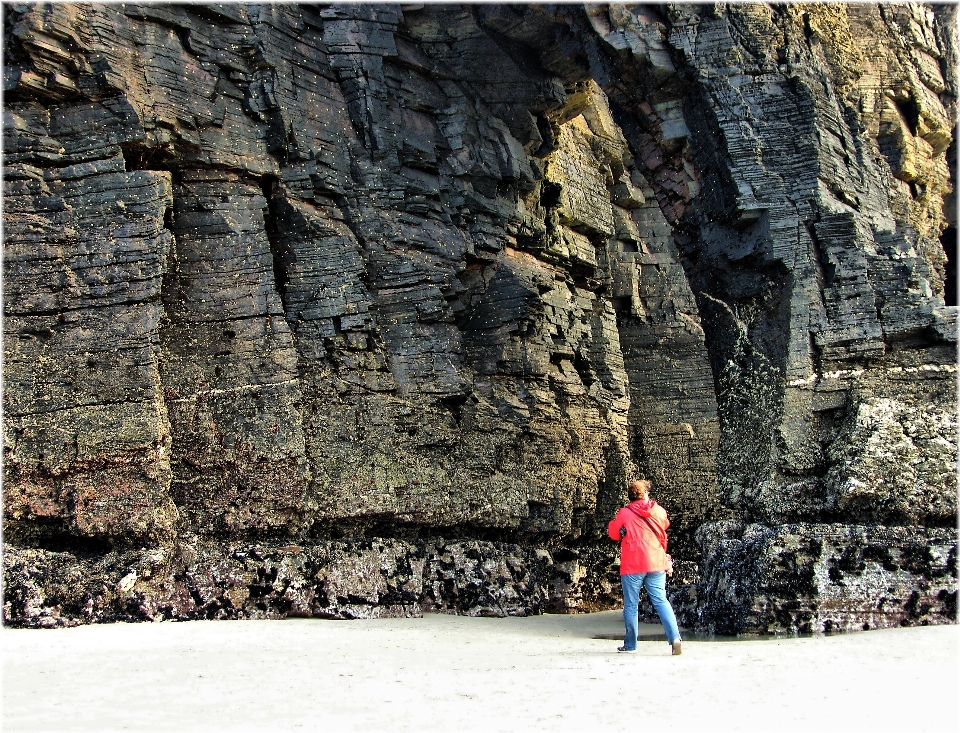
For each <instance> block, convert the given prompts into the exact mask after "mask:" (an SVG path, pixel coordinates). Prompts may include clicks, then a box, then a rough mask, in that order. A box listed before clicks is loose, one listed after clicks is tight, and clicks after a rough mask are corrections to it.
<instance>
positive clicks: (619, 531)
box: [607, 509, 626, 542]
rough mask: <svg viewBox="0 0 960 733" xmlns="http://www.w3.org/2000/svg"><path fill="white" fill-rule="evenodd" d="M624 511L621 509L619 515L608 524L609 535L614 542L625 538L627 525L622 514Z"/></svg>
mask: <svg viewBox="0 0 960 733" xmlns="http://www.w3.org/2000/svg"><path fill="white" fill-rule="evenodd" d="M622 513H623V510H622V509H621V510H620V511H619V512H617V516H615V517H614V518H613V519H612V520H611V521H610V523H609V524H608V525H607V536H608V537H609V538H610V539H611V540H613V541H614V542H619V541H620V540H621V539H622V538H623V535H624V532H625V531H626V525H625V524H624V522H623V519H622V517H621V516H620V515H621V514H622Z"/></svg>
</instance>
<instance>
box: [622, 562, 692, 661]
mask: <svg viewBox="0 0 960 733" xmlns="http://www.w3.org/2000/svg"><path fill="white" fill-rule="evenodd" d="M620 584H621V585H622V586H623V625H624V626H625V627H626V632H625V634H624V636H623V646H624V648H625V649H636V648H637V606H638V605H639V603H640V588H641V587H642V586H646V589H647V594H648V595H649V596H650V600H651V601H652V602H653V607H654V608H655V609H656V611H657V615H658V616H659V617H660V623H661V624H663V630H664V631H665V632H667V641H668V642H669V643H670V644H672V643H673V642H675V641H677V639H679V638H680V629H678V628H677V617H676V616H675V615H674V614H673V606H671V605H670V601H668V600H667V590H666V584H667V574H666V573H665V572H663V571H662V570H660V571H658V572H656V573H636V574H634V575H621V576H620Z"/></svg>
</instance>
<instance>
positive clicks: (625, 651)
mask: <svg viewBox="0 0 960 733" xmlns="http://www.w3.org/2000/svg"><path fill="white" fill-rule="evenodd" d="M617 651H618V652H622V653H623V654H636V653H637V650H636V649H627V648H626V647H625V646H618V647H617Z"/></svg>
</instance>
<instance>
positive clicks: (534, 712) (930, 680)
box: [0, 611, 960, 733]
mask: <svg viewBox="0 0 960 733" xmlns="http://www.w3.org/2000/svg"><path fill="white" fill-rule="evenodd" d="M621 632H622V626H621V618H620V614H619V612H617V611H611V612H605V613H598V614H589V615H581V616H540V617H532V618H507V619H491V618H465V617H457V616H440V615H430V616H426V617H424V618H419V619H376V620H363V621H327V620H315V619H291V620H286V621H226V622H213V621H195V622H189V623H160V624H112V625H99V626H84V627H79V628H73V629H58V630H42V631H34V630H23V629H9V628H5V629H3V630H2V631H0V639H2V646H3V714H2V723H3V731H5V732H7V733H13V732H14V731H47V732H52V731H114V730H117V731H119V730H125V731H246V730H250V731H253V730H257V731H299V730H303V731H365V732H369V731H463V730H468V731H491V732H493V731H528V730H530V731H532V730H545V731H546V730H549V731H567V730H570V731H574V730H575V731H593V730H619V729H621V728H625V727H637V728H639V727H643V728H649V729H650V730H658V731H688V730H689V731H723V730H749V731H764V732H765V733H766V732H767V731H794V730H796V731H801V730H802V731H805V732H807V733H810V732H812V731H834V730H836V731H844V732H845V733H847V732H850V731H861V730H862V731H868V730H869V731H897V733H904V731H928V730H929V731H934V730H936V731H945V730H957V729H958V723H960V716H958V706H957V702H956V697H957V687H958V659H960V627H957V626H948V627H927V628H907V629H887V630H879V631H870V632H864V633H858V634H847V635H836V636H821V637H813V638H790V639H780V640H756V641H736V642H728V641H694V640H688V641H686V642H685V643H684V652H683V654H682V655H681V656H679V657H672V656H670V654H669V648H668V646H667V644H666V641H665V640H660V641H641V642H640V643H639V645H638V648H639V650H638V652H637V653H636V654H633V655H627V654H617V652H616V647H617V646H618V642H617V641H611V640H608V639H604V638H600V639H597V638H594V637H597V636H600V637H604V636H606V637H609V636H616V635H618V634H620V633H621ZM658 633H659V634H662V631H661V630H660V628H659V626H649V625H644V626H643V627H642V628H641V637H642V638H647V637H649V636H651V635H655V634H658Z"/></svg>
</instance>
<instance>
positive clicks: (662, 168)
mask: <svg viewBox="0 0 960 733" xmlns="http://www.w3.org/2000/svg"><path fill="white" fill-rule="evenodd" d="M5 13H6V16H5V19H4V23H5V46H4V65H5V102H4V106H5V109H4V114H5V117H4V150H5V166H6V167H5V181H4V229H5V234H4V286H5V298H4V307H5V320H4V355H5V357H4V534H5V542H6V547H5V577H6V590H5V606H4V618H5V620H6V621H7V622H8V623H16V624H26V625H57V624H62V623H74V622H77V621H97V620H109V619H116V618H126V619H140V618H162V617H177V618H194V617H219V618H230V617H238V616H250V615H261V616H262V615H267V616H283V615H288V614H300V615H328V616H356V615H370V614H380V613H419V612H420V611H422V610H423V609H424V608H427V609H431V608H435V609H441V610H449V611H457V612H467V613H493V614H504V613H528V612H535V611H541V610H551V609H581V610H589V609H592V608H599V607H605V606H608V605H610V604H612V603H615V602H616V588H617V582H616V581H617V576H616V568H615V567H614V566H612V565H611V563H613V562H615V548H614V547H612V546H611V545H610V544H605V543H604V540H603V537H604V533H605V523H606V521H607V520H608V519H609V518H610V516H612V514H613V512H614V511H615V510H616V508H617V507H618V506H619V505H620V504H621V503H622V501H623V500H624V499H625V494H624V488H625V481H626V480H627V479H628V478H630V477H633V476H635V475H638V474H643V475H647V476H650V477H651V478H652V479H653V480H654V482H655V485H656V489H655V495H656V498H657V499H658V501H660V503H661V504H663V505H664V506H665V507H666V508H667V509H668V511H669V512H670V513H671V515H672V517H673V521H674V526H673V528H672V531H671V537H672V541H673V546H674V554H675V556H677V557H678V558H681V559H682V562H681V565H680V569H681V572H680V577H679V578H678V581H679V582H678V583H677V584H676V585H677V588H678V589H679V590H678V592H677V593H676V594H675V596H674V599H675V603H676V605H677V606H678V609H679V610H681V611H682V616H683V617H684V623H686V624H698V625H700V626H703V627H705V628H710V629H714V630H721V631H733V632H738V631H744V630H760V631H774V630H791V629H792V630H796V629H801V630H821V629H824V628H827V629H829V628H863V627H866V626H883V625H893V624H900V623H937V622H948V621H951V620H954V617H955V614H956V590H955V582H956V544H957V541H956V531H955V529H954V525H955V516H956V495H957V494H956V430H957V429H956V392H955V388H956V362H957V359H956V306H955V305H945V303H946V302H947V301H949V300H951V299H955V290H954V291H950V287H949V285H950V282H951V277H952V276H948V275H947V272H948V269H949V267H950V266H951V262H950V261H949V260H948V256H949V257H952V256H953V252H952V251H949V249H950V248H949V247H947V248H946V249H945V245H944V243H943V242H947V241H948V240H949V237H950V236H951V232H952V236H953V237H954V240H955V232H956V222H955V208H952V207H950V206H945V202H949V201H950V195H951V191H952V185H953V183H952V174H951V168H950V165H949V164H948V160H952V161H954V163H955V144H954V141H953V130H954V127H955V121H956V108H955V99H956V55H957V49H956V42H955V36H954V33H955V21H956V18H955V16H956V14H955V10H954V9H953V8H951V7H948V6H940V7H932V6H920V5H893V6H889V5H884V6H868V5H863V6H842V5H841V6H818V5H809V6H804V5H792V6H766V5H735V6H730V7H726V6H720V5H717V6H704V5H698V6H683V5H675V6H662V7H661V6H656V7H654V6H635V7H627V6H609V7H607V6H585V7H577V6H568V5H563V6H536V7H534V6H491V5H482V6H463V7H460V6H453V5H424V6H416V5H406V6H383V5H381V6H359V5H350V6H336V5H334V6H328V7H324V6H312V5H311V6H296V5H277V6H271V5H261V6H254V5H250V6H243V5H189V6H179V7H174V6H164V5H134V4H126V5H109V6H97V5H61V4H56V5H30V4H22V5H8V6H5ZM941 237H943V242H942V241H941ZM952 266H954V267H955V262H954V263H952ZM945 287H946V288H947V290H945ZM948 291H949V292H948ZM951 293H952V294H951ZM945 294H946V295H947V301H945Z"/></svg>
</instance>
